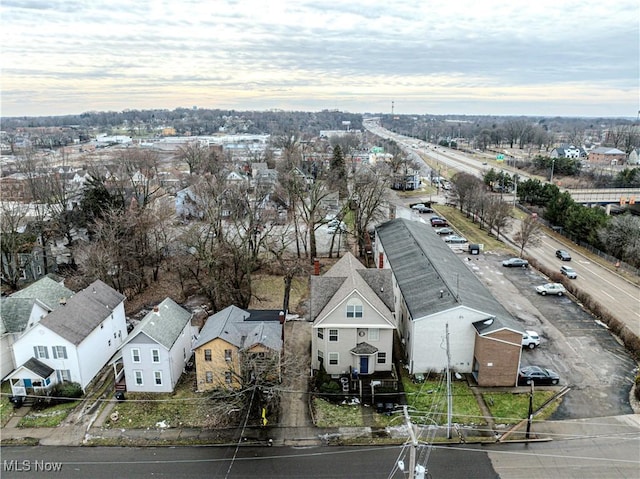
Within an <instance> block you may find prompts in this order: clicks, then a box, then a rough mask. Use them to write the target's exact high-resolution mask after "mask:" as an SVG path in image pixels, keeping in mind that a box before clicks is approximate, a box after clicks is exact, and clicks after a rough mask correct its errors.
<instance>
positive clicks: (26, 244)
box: [0, 202, 36, 290]
mask: <svg viewBox="0 0 640 479" xmlns="http://www.w3.org/2000/svg"><path fill="white" fill-rule="evenodd" d="M1 207H2V214H1V215H0V224H1V227H0V231H2V241H1V242H0V252H1V253H2V256H1V259H2V271H1V273H2V275H1V278H2V282H3V283H5V284H6V285H7V286H8V287H9V288H11V289H12V290H15V289H18V283H19V282H20V279H21V278H22V270H23V268H24V267H26V266H27V265H25V264H22V263H21V259H20V254H21V253H29V252H31V249H32V248H33V245H35V244H36V236H35V235H33V234H30V233H28V232H20V230H21V229H22V228H23V227H24V226H25V224H26V223H25V218H26V215H27V210H28V207H27V206H26V205H22V204H19V203H8V202H2V205H1Z"/></svg>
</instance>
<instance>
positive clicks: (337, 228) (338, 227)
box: [327, 221, 347, 234]
mask: <svg viewBox="0 0 640 479" xmlns="http://www.w3.org/2000/svg"><path fill="white" fill-rule="evenodd" d="M346 231H347V225H345V224H344V223H343V222H342V221H340V222H339V223H333V224H330V225H329V227H328V228H327V233H331V234H333V233H340V232H342V233H346Z"/></svg>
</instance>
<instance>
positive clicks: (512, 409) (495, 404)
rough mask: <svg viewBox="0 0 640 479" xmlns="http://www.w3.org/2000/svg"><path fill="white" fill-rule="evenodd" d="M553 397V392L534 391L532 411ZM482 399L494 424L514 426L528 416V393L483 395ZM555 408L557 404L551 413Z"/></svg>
mask: <svg viewBox="0 0 640 479" xmlns="http://www.w3.org/2000/svg"><path fill="white" fill-rule="evenodd" d="M554 395H555V392H554V391H536V392H535V393H534V395H533V410H534V411H537V410H538V408H540V407H541V406H542V405H543V404H544V403H545V402H547V401H548V400H549V399H551V398H552V397H553V396H554ZM482 397H483V399H484V402H485V403H486V405H487V407H488V408H489V410H490V411H491V415H492V416H493V417H494V419H495V421H496V424H516V423H518V422H520V421H521V420H523V419H526V418H527V415H528V414H529V393H484V394H483V395H482ZM556 407H557V404H556V405H555V406H554V407H552V411H553V410H555V408H556ZM538 419H540V418H538Z"/></svg>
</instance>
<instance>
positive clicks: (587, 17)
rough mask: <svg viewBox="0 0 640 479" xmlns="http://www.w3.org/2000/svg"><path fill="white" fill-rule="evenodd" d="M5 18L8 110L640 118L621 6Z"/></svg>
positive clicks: (18, 5) (327, 6)
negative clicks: (288, 107) (471, 111)
mask: <svg viewBox="0 0 640 479" xmlns="http://www.w3.org/2000/svg"><path fill="white" fill-rule="evenodd" d="M0 13H1V14H2V17H3V24H4V28H3V29H2V33H0V40H1V41H2V44H3V69H2V84H3V88H2V105H3V114H5V115H23V114H56V113H60V114H62V113H67V112H78V111H85V110H87V109H89V108H88V107H85V103H87V102H91V101H93V100H92V99H93V98H96V101H98V100H97V99H98V98H99V101H100V102H101V104H105V105H112V106H111V107H110V109H123V108H139V107H142V103H141V102H144V106H145V107H154V105H149V104H148V102H151V101H154V100H155V101H158V102H159V103H162V104H158V105H156V106H157V107H174V106H179V105H183V104H189V105H190V104H200V105H201V106H203V107H212V108H215V107H218V106H220V105H221V104H222V103H224V105H225V107H234V102H236V103H235V104H237V106H236V108H241V107H242V108H252V109H253V108H257V107H251V105H249V104H248V103H249V102H251V101H252V100H254V99H255V98H256V97H259V98H260V102H261V104H268V105H269V108H279V107H280V108H284V105H283V106H279V105H278V102H283V103H284V102H286V103H287V104H295V105H300V106H301V107H300V108H298V109H305V108H304V105H309V108H311V107H312V106H314V107H315V106H317V105H319V104H320V103H321V102H322V101H324V102H326V104H324V105H323V106H322V105H321V106H320V107H321V108H334V107H338V108H344V109H347V108H352V111H370V109H369V107H368V105H372V108H371V111H374V110H375V109H374V108H373V106H376V105H379V104H381V103H383V102H386V103H387V104H388V103H389V102H390V100H391V99H392V98H396V99H397V102H398V104H399V105H407V107H406V108H407V110H406V112H407V113H412V112H424V111H428V110H429V109H431V110H430V111H431V112H433V113H448V112H452V113H453V112H456V113H465V110H464V104H465V103H464V102H465V98H466V99H467V100H468V102H469V104H473V105H474V108H478V109H483V108H484V110H485V113H486V114H501V111H505V112H507V111H508V112H510V113H509V114H512V110H513V109H514V108H517V104H518V102H520V103H521V104H522V108H523V110H522V111H521V114H528V113H532V110H533V109H535V110H536V112H537V114H549V115H557V114H563V112H565V111H568V110H569V109H571V111H582V115H584V116H597V115H603V114H605V112H608V115H633V114H634V113H635V112H636V111H637V110H638V108H637V102H638V95H637V90H638V58H639V54H638V41H637V39H638V30H639V26H638V22H637V18H638V15H639V13H640V6H639V5H638V4H637V2H636V1H631V0H619V1H616V2H613V3H607V4H605V3H603V2H596V1H594V0H583V1H579V2H578V1H573V0H570V1H563V2H557V1H551V0H537V1H536V2H528V3H527V4H523V3H521V2H513V1H510V2H507V1H502V0H485V1H483V2H477V1H471V0H448V1H442V0H431V1H429V2H424V1H411V0H407V1H394V0H392V1H388V2H382V1H365V0H352V1H350V2H324V3H319V2H309V1H297V2H293V1H278V0H272V1H270V2H264V1H258V0H243V1H231V0H227V1H220V0H217V1H215V2H211V1H196V0H187V1H177V0H176V1H168V0H165V1H162V0H155V1H145V0H141V1H138V2H128V1H124V0H113V1H109V2H106V1H102V2H100V1H93V2H89V1H75V2H74V1H66V0H58V1H55V0H53V1H49V2H42V1H37V0H25V1H22V0H21V1H17V0H8V1H6V0H5V1H3V2H2V4H0ZM61 90H62V91H64V101H61V100H60V98H61V97H60V96H58V95H59V93H60V91H61ZM251 90H254V91H251ZM127 91H130V92H131V93H127ZM26 92H29V94H28V95H27V94H26ZM33 92H40V93H39V94H37V95H33ZM96 92H99V96H95V95H97V93H96ZM54 93H55V94H54ZM541 93H542V94H541ZM181 95H182V96H181ZM29 97H32V98H36V97H37V98H38V101H37V102H36V101H29V100H28V98H29ZM181 98H182V100H181ZM17 99H20V101H18V100H17ZM25 99H26V100H27V101H25ZM199 99H202V101H207V102H211V103H208V104H203V103H202V102H201V101H199ZM594 99H596V101H595V102H594ZM599 101H604V102H606V103H602V104H600V103H598V102H599ZM169 102H176V103H174V104H168V103H169ZM571 102H576V105H575V106H574V107H572V108H569V106H570V105H571ZM505 105H508V108H506V107H505ZM532 106H535V108H532ZM378 108H379V107H378ZM450 108H455V111H454V110H450ZM527 109H528V110H527ZM545 112H547V113H545Z"/></svg>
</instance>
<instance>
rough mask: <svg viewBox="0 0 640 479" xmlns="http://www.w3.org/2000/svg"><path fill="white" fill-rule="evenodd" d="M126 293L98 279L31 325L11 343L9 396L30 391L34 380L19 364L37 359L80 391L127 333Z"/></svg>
mask: <svg viewBox="0 0 640 479" xmlns="http://www.w3.org/2000/svg"><path fill="white" fill-rule="evenodd" d="M124 300H125V297H124V295H122V294H121V293H119V292H118V291H116V290H115V289H113V288H111V287H109V286H108V285H106V284H105V283H103V282H102V281H100V280H96V281H94V282H93V283H91V284H90V285H89V286H88V287H86V288H85V289H83V290H82V291H80V292H78V293H76V294H75V295H73V296H71V298H69V299H68V300H67V301H66V302H65V303H64V304H63V305H62V306H61V307H59V308H57V309H55V310H54V311H52V312H50V313H49V314H47V315H46V316H45V317H44V318H42V319H41V320H40V321H39V322H37V323H36V324H35V325H34V326H33V327H31V328H29V329H28V330H27V331H25V332H24V334H23V335H22V336H21V337H20V338H19V339H18V340H16V342H15V344H14V345H13V358H14V362H15V364H16V365H17V367H16V369H15V370H14V371H13V372H12V373H11V374H9V375H8V376H7V378H6V379H8V380H9V381H11V389H12V392H13V395H15V396H23V395H25V394H30V393H32V392H34V389H33V384H34V380H38V379H37V378H35V377H34V378H25V377H24V374H22V373H21V372H20V371H24V370H25V369H24V368H23V366H24V365H25V364H28V363H29V361H30V360H32V359H37V360H38V361H40V362H41V363H43V364H45V365H46V366H48V367H50V368H52V369H53V370H54V371H55V381H54V383H52V384H51V385H53V384H55V383H57V382H63V381H73V382H77V383H79V384H80V386H81V387H82V389H83V390H84V389H85V388H86V387H87V385H88V384H89V383H90V382H91V381H92V380H93V379H94V378H95V376H96V375H97V374H98V372H99V371H100V370H101V369H102V368H103V367H104V366H105V365H106V364H107V362H108V361H109V359H110V358H111V357H112V356H113V355H114V353H115V352H116V351H117V350H118V348H119V347H120V345H121V344H122V343H123V341H124V340H125V338H126V336H127V324H126V318H125V312H124Z"/></svg>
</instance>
